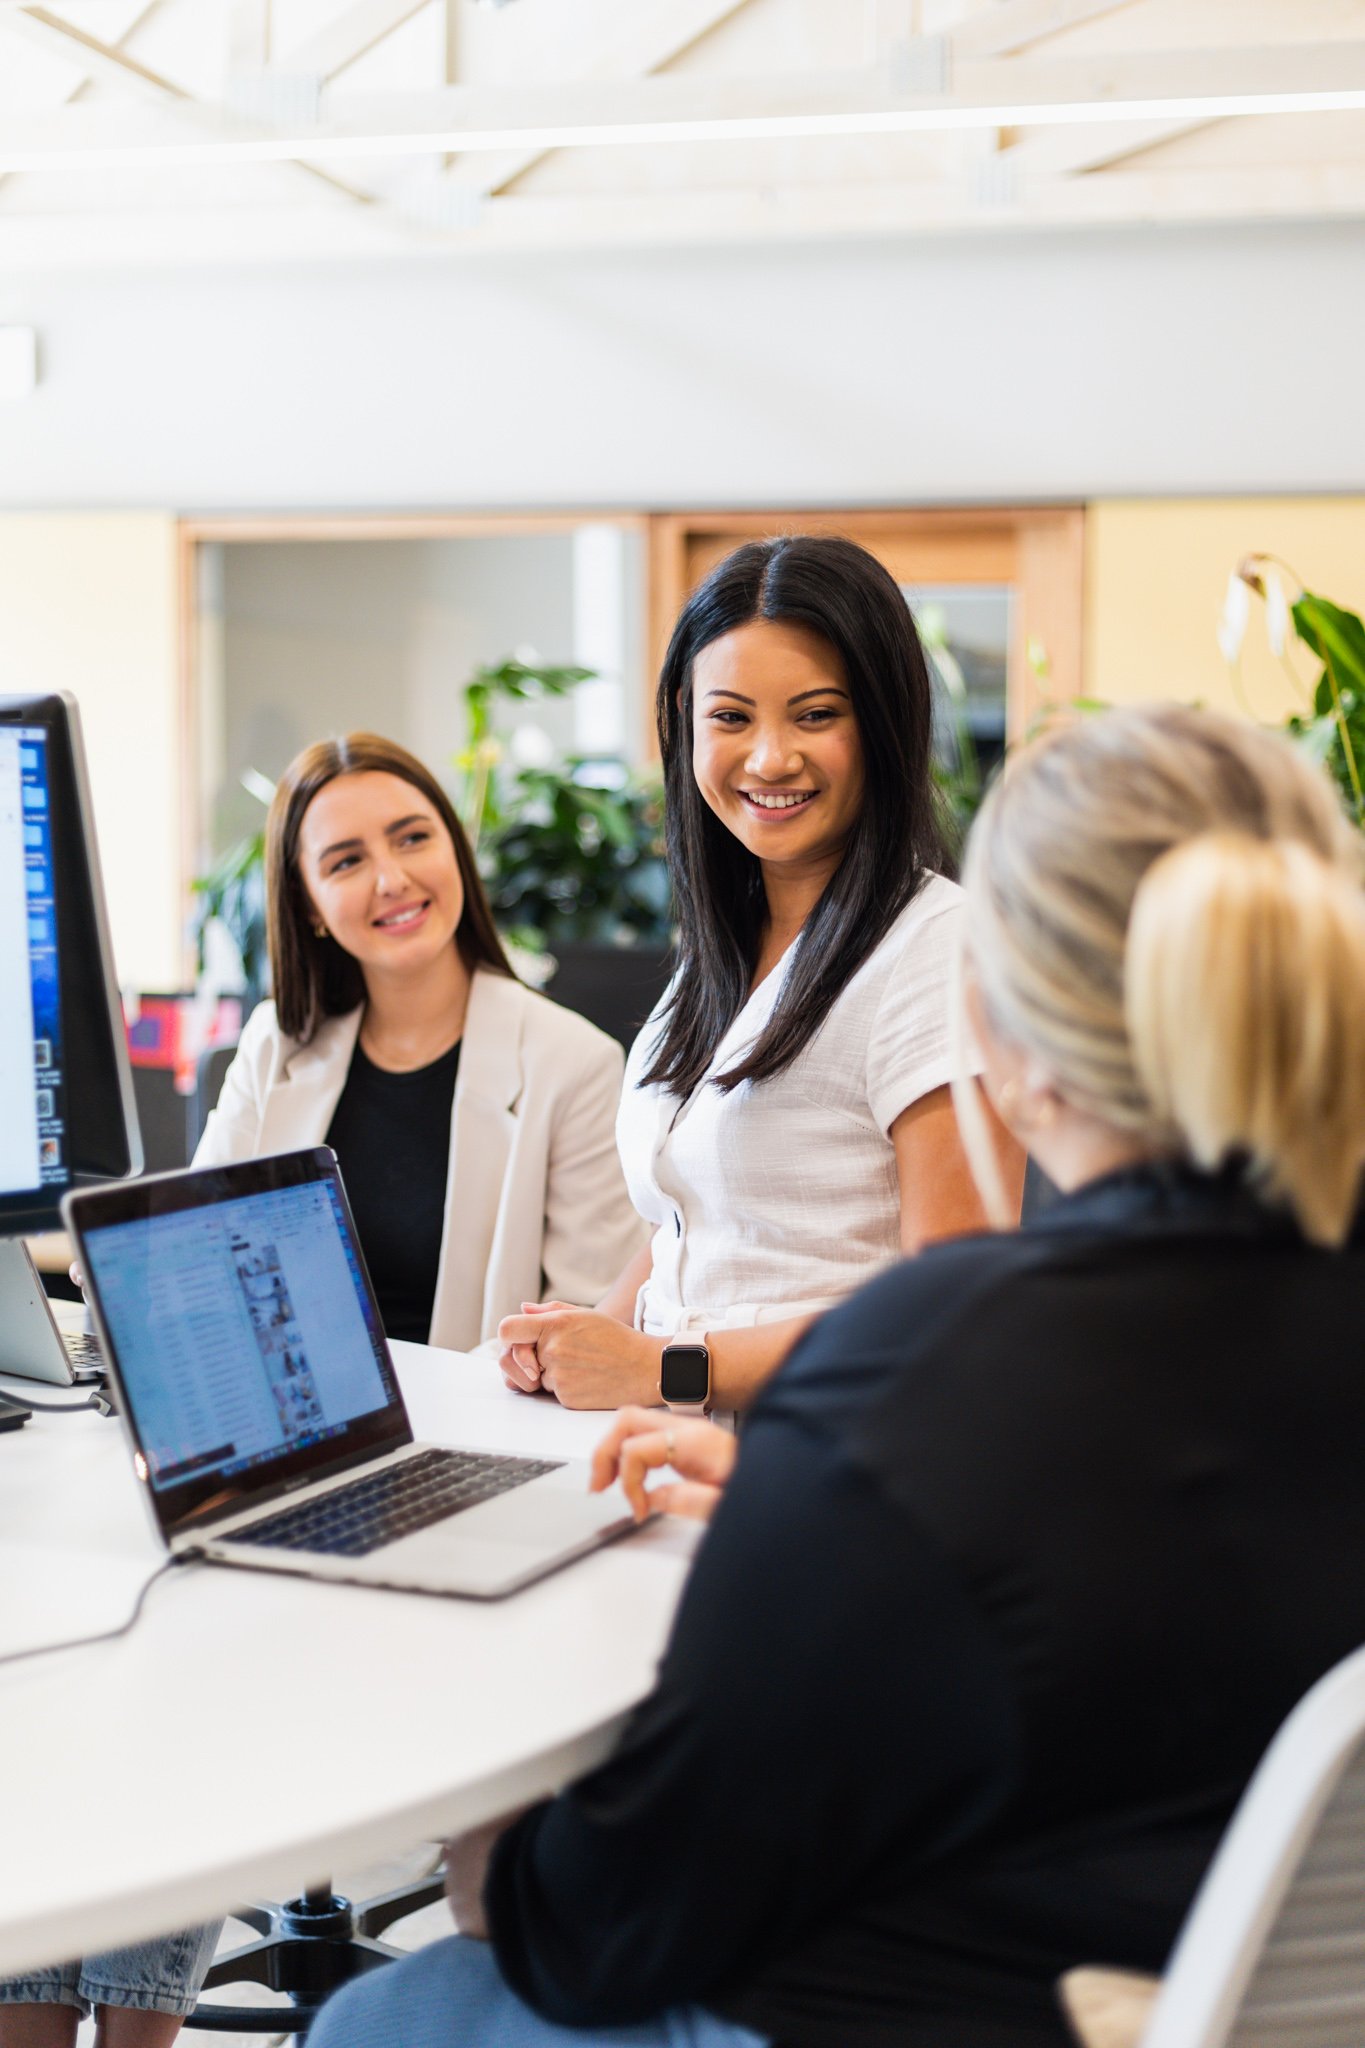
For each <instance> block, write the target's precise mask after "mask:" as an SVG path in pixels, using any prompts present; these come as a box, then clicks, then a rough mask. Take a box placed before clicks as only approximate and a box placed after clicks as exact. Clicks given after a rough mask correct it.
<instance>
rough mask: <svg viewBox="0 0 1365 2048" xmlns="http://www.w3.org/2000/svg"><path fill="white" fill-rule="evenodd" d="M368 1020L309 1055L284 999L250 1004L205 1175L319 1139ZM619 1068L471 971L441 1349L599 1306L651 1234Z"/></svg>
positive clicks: (323, 1034) (587, 1029) (214, 1123)
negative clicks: (562, 1306) (633, 1167)
mask: <svg viewBox="0 0 1365 2048" xmlns="http://www.w3.org/2000/svg"><path fill="white" fill-rule="evenodd" d="M360 1018H361V1011H360V1010H352V1011H350V1012H349V1013H348V1014H347V1015H346V1016H344V1017H333V1018H330V1019H329V1020H328V1022H327V1023H325V1024H324V1025H323V1026H322V1028H321V1029H320V1030H319V1031H318V1032H317V1034H316V1036H315V1037H314V1038H313V1039H312V1040H311V1042H310V1043H309V1044H307V1045H301V1044H300V1043H299V1041H298V1040H297V1039H296V1038H286V1037H285V1035H284V1033H283V1032H282V1031H281V1030H280V1027H279V1024H278V1022H277V1021H276V1017H275V1005H274V1004H273V1003H262V1004H261V1005H260V1007H259V1008H258V1009H256V1010H254V1011H253V1012H252V1014H251V1016H250V1017H249V1018H248V1020H247V1025H246V1029H245V1030H244V1031H243V1033H242V1041H241V1044H240V1045H239V1046H238V1048H237V1056H236V1058H235V1059H234V1060H233V1062H232V1065H231V1066H230V1067H229V1068H228V1071H227V1075H226V1077H225V1078H224V1081H223V1087H222V1093H221V1094H220V1095H219V1098H218V1106H217V1108H216V1109H215V1110H214V1111H213V1114H212V1115H211V1116H210V1118H209V1120H208V1123H207V1125H206V1127H205V1130H204V1135H203V1137H202V1138H201V1139H200V1142H199V1149H198V1150H197V1152H196V1153H195V1155H194V1163H195V1165H196V1166H218V1165H222V1164H224V1163H226V1162H227V1161H230V1160H234V1159H253V1158H257V1157H259V1156H261V1155H263V1154H265V1153H268V1152H292V1151H295V1150H297V1149H299V1148H300V1147H302V1146H305V1145H320V1144H321V1143H322V1142H323V1140H324V1139H325V1138H326V1135H327V1131H328V1128H329V1127H330V1125H331V1121H332V1113H333V1111H334V1110H335V1108H336V1106H337V1103H338V1101H339V1100H340V1097H341V1091H342V1089H343V1088H344V1087H345V1085H346V1075H347V1072H348V1070H349V1068H350V1064H351V1054H352V1053H353V1052H354V1050H355V1043H356V1039H357V1037H358V1036H359V1032H360ZM623 1066H624V1061H623V1058H622V1053H621V1048H620V1047H619V1046H618V1045H617V1044H616V1042H615V1040H614V1039H611V1038H608V1037H607V1036H606V1034H605V1033H604V1032H601V1031H599V1030H598V1029H597V1028H596V1026H595V1025H592V1024H589V1023H587V1022H586V1020H585V1019H584V1018H582V1017H577V1016H575V1015H574V1013H573V1012H572V1011H571V1010H565V1009H562V1008H561V1007H560V1006H559V1004H558V1003H552V1002H549V1001H547V1000H546V998H545V997H544V996H538V995H534V994H533V993H532V991H531V990H530V989H528V988H524V987H523V986H522V984H521V983H520V982H519V981H511V980H509V979H508V977H507V976H506V975H501V974H489V973H485V972H482V971H480V972H478V973H476V974H475V976H474V979H473V983H472V985H471V987H470V992H469V1009H468V1013H467V1015H466V1018H465V1029H464V1040H463V1043H462V1045H461V1048H460V1066H459V1073H458V1075H457V1077H456V1083H455V1102H454V1106H453V1109H452V1111H451V1121H450V1164H449V1169H448V1172H447V1176H446V1209H445V1229H444V1231H443V1233H442V1238H441V1264H440V1271H439V1274H438V1276H437V1281H436V1299H435V1302H434V1304H433V1308H432V1318H431V1340H430V1341H431V1342H432V1343H433V1344H436V1345H440V1346H442V1347H444V1348H446V1349H449V1350H452V1351H470V1350H472V1349H473V1348H474V1346H475V1345H476V1344H479V1343H481V1342H482V1341H484V1340H485V1339H487V1338H489V1337H492V1336H493V1335H494V1334H495V1332H496V1330H497V1326H498V1322H499V1319H500V1318H501V1317H502V1316H505V1315H512V1314H515V1313H516V1311H517V1310H518V1309H520V1307H521V1304H522V1303H523V1302H524V1301H543V1300H562V1301H573V1302H583V1303H585V1304H591V1303H594V1302H596V1301H597V1299H598V1297H599V1296H600V1295H602V1294H603V1293H604V1292H605V1291H606V1289H607V1287H608V1286H609V1285H610V1284H611V1282H612V1281H613V1280H614V1279H615V1278H616V1276H617V1274H618V1273H619V1272H620V1271H621V1269H622V1267H623V1266H625V1265H626V1264H627V1263H628V1262H629V1261H630V1260H631V1259H633V1258H634V1257H635V1255H636V1253H637V1252H638V1251H639V1250H640V1249H641V1247H642V1246H643V1244H644V1243H645V1241H646V1239H647V1237H648V1234H649V1233H648V1229H647V1227H646V1225H645V1224H644V1223H643V1222H642V1221H641V1219H640V1218H639V1217H638V1216H637V1215H636V1213H635V1211H634V1209H633V1208H632V1207H631V1204H630V1197H629V1196H628V1195H627V1193H626V1184H625V1178H624V1176H623V1174H622V1172H621V1163H620V1160H619V1159H618V1157H617V1152H616V1136H615V1119H616V1108H617V1101H618V1098H619V1096H620V1093H621V1075H622V1071H623ZM341 1169H342V1174H343V1176H344V1174H345V1172H346V1161H345V1160H344V1159H343V1160H342V1161H341Z"/></svg>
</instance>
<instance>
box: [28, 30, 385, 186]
mask: <svg viewBox="0 0 1365 2048" xmlns="http://www.w3.org/2000/svg"><path fill="white" fill-rule="evenodd" d="M0 34H5V35H9V34H13V35H18V36H22V37H23V38H24V39H25V40H26V41H28V42H32V43H35V44H37V45H38V46H39V47H41V48H44V49H46V50H48V51H50V52H53V53H55V54H57V55H59V56H62V57H65V58H68V59H73V58H74V60H75V61H76V62H77V63H79V64H80V66H81V69H82V71H83V72H84V73H85V75H86V77H87V78H88V79H98V80H103V81H107V82H109V83H111V84H113V85H114V86H115V87H116V88H118V89H120V90H121V91H123V92H125V93H128V92H131V93H134V94H137V95H140V96H146V97H148V98H150V99H152V100H154V101H156V102H158V103H159V104H161V105H163V106H168V107H173V108H174V109H175V111H176V113H177V115H180V116H183V117H184V118H185V119H186V120H187V121H189V122H191V123H192V124H193V125H194V126H195V127H196V128H197V129H199V130H201V131H202V130H205V129H207V130H209V131H210V132H211V134H212V136H213V137H214V139H215V140H217V141H220V142H221V141H223V140H224V139H228V140H230V139H232V138H233V137H238V138H240V137H243V136H248V135H251V134H253V133H254V132H255V131H254V130H253V129H252V128H250V127H247V126H244V125H243V124H241V123H240V122H237V121H234V120H233V118H232V116H231V115H230V114H229V113H228V112H227V111H226V109H224V108H223V107H220V106H215V105H213V104H211V103H210V102H209V101H207V100H200V99H196V98H195V96H194V94H193V93H191V92H188V91H187V90H186V89H185V87H184V86H183V85H177V84H176V82H175V80H174V79H172V78H167V77H165V76H164V75H163V74H162V73H161V72H159V71H155V70H153V69H152V67H151V65H149V64H144V63H143V62H142V60H141V59H140V58H138V57H135V56H133V55H132V53H131V52H130V51H128V50H126V49H124V48H123V47H122V46H121V45H119V44H117V43H102V42H101V41H100V40H99V38H98V37H97V36H92V35H91V34H90V33H89V31H88V30H86V29H82V28H78V27H77V26H76V25H75V24H74V23H72V22H69V21H66V20H64V19H63V18H62V17H61V16H60V15H55V14H51V13H49V12H48V10H47V9H46V8H44V7H36V6H27V5H25V6H20V7H14V8H9V7H0ZM102 111H103V110H101V109H98V108H94V107H85V106H79V105H76V106H67V107H65V108H62V109H61V110H60V111H59V112H58V113H57V114H56V115H54V116H51V117H50V118H52V119H54V120H58V121H60V120H61V119H62V118H63V117H65V118H66V119H67V120H75V121H82V120H84V119H86V118H87V117H88V116H90V115H96V116H97V117H100V118H102ZM14 125H15V129H16V130H17V129H18V128H19V127H20V126H21V125H23V124H21V123H19V122H16V123H15V124H14ZM8 129H9V123H8V122H6V130H7V131H8ZM297 167H298V169H299V170H301V171H304V172H306V173H307V175H308V176H309V177H311V178H316V179H320V180H321V181H322V183H323V184H325V185H329V186H330V187H331V188H332V190H333V191H336V192H340V193H341V194H342V196H343V197H344V198H346V199H349V200H352V201H354V202H355V203H356V204H358V205H361V206H368V205H369V204H370V203H371V195H370V194H369V193H368V192H366V191H363V190H362V189H361V188H360V187H358V186H355V185H351V184H348V183H346V182H344V181H343V180H342V179H340V178H337V177H334V176H333V175H332V174H331V173H330V172H328V171H321V170H318V169H317V168H316V166H314V165H313V164H309V163H304V162H301V161H300V162H298V165H297ZM2 174H3V165H0V175H2Z"/></svg>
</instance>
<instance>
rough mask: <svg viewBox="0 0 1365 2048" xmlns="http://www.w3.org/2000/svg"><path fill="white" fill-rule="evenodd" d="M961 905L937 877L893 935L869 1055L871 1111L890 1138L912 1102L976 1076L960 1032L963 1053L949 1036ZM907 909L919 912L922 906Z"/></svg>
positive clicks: (976, 1065) (972, 1054)
mask: <svg viewBox="0 0 1365 2048" xmlns="http://www.w3.org/2000/svg"><path fill="white" fill-rule="evenodd" d="M931 891H932V893H933V898H934V899H935V900H932V901H931V900H928V899H929V898H930V892H931ZM963 902H964V899H963V896H962V893H961V891H960V890H959V889H957V888H955V887H954V886H953V884H951V883H949V882H944V881H942V880H940V879H939V878H938V877H934V878H933V880H931V881H930V882H928V883H926V885H925V889H924V900H923V901H922V914H921V915H920V916H917V917H916V916H911V917H909V918H906V919H905V920H903V922H902V925H901V928H900V930H899V931H898V932H897V933H896V942H895V945H894V948H893V950H892V956H891V958H890V960H889V961H888V964H887V973H886V979H885V984H884V986H883V988H882V990H881V995H880V999H879V1001H878V1004H877V1011H876V1015H875V1016H874V1018H873V1021H872V1031H871V1034H870V1036H869V1039H868V1048H867V1100H868V1106H869V1108H870V1109H871V1111H872V1114H873V1116H874V1117H875V1118H876V1121H877V1124H878V1127H879V1128H880V1129H881V1130H882V1131H883V1132H884V1133H886V1134H887V1135H888V1136H889V1135H890V1131H891V1126H892V1124H894V1123H895V1121H896V1118H897V1117H898V1116H899V1115H900V1113H901V1111H902V1110H903V1109H908V1108H909V1106H910V1104H911V1103H912V1102H918V1101H919V1100H920V1098H921V1097H922V1096H925V1095H929V1094H931V1093H932V1091H933V1090H934V1089H935V1088H942V1087H944V1086H946V1084H947V1083H948V1082H950V1081H951V1080H952V1079H953V1077H954V1075H955V1074H956V1073H958V1072H959V1070H961V1071H964V1072H966V1073H968V1074H978V1073H980V1071H981V1058H980V1054H979V1053H978V1052H977V1049H976V1047H975V1046H974V1045H973V1044H972V1042H971V1040H970V1038H969V1037H968V1036H967V1034H966V1030H965V1026H964V1028H963V1033H962V1043H961V1045H960V1046H959V1045H958V1044H957V1043H956V1042H955V1041H956V1034H955V1033H954V1030H953V1016H952V1011H953V997H952V990H953V978H954V976H955V974H956V973H957V954H958V948H959V946H960V944H961V935H962V916H963ZM912 908H913V909H920V908H921V899H920V898H917V899H916V902H915V904H914V905H913V906H912Z"/></svg>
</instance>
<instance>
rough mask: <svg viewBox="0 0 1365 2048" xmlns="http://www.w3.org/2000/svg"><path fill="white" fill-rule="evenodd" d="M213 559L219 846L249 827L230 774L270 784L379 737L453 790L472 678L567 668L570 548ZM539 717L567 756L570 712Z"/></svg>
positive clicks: (279, 552) (231, 554)
mask: <svg viewBox="0 0 1365 2048" xmlns="http://www.w3.org/2000/svg"><path fill="white" fill-rule="evenodd" d="M222 558H223V559H222V621H223V629H222V630H223V657H224V666H223V695H222V704H223V734H224V748H223V756H222V765H223V786H222V787H221V789H218V790H213V791H211V792H210V795H211V797H212V798H213V799H215V809H216V810H217V814H218V815H217V821H216V823H217V837H218V839H219V840H220V841H221V840H223V839H224V838H225V837H230V836H232V834H233V833H234V832H236V831H240V830H243V829H245V828H246V826H247V825H248V824H253V825H254V824H255V823H256V822H258V821H259V818H260V811H259V807H256V808H253V807H252V804H251V800H250V799H249V798H247V797H246V796H245V793H244V792H242V791H241V790H240V788H239V787H238V777H239V776H240V774H241V771H242V770H243V769H244V768H257V769H260V770H261V771H262V772H263V773H264V774H266V775H268V776H269V777H270V778H271V779H272V780H273V779H274V778H275V777H276V776H277V775H278V774H279V773H280V771H281V769H282V768H284V766H285V764H286V763H287V762H288V761H289V760H291V759H292V757H293V756H294V755H295V754H296V753H297V752H298V751H299V749H300V747H302V746H305V745H306V744H307V743H308V742H309V741H310V740H315V739H318V738H320V737H322V735H324V734H326V733H340V732H346V731H350V730H354V729H357V728H368V729H369V730H371V731H379V732H382V733H384V734H385V735H386V736H387V737H389V738H391V739H396V740H398V741H399V742H400V743H401V744H402V745H404V746H407V747H410V748H411V749H412V750H413V752H414V753H416V754H418V755H419V756H420V757H421V758H422V759H423V760H425V761H427V762H428V763H429V764H430V766H431V767H432V768H433V769H434V770H435V772H436V774H437V775H439V776H440V777H441V778H442V779H443V780H444V781H446V782H447V783H452V784H453V781H454V774H453V763H454V756H455V754H456V752H457V750H458V749H459V747H460V746H461V745H462V744H463V740H464V704H463V700H462V699H461V697H460V688H461V685H462V684H464V683H465V682H467V681H468V679H469V675H470V673H471V671H472V670H473V669H474V668H475V667H476V666H477V665H478V664H479V663H481V662H489V661H500V660H502V658H503V656H504V655H507V654H511V653H513V652H514V651H515V650H516V649H517V648H518V647H523V646H531V647H534V648H535V649H536V651H537V652H538V653H539V654H540V655H541V656H542V658H543V659H544V660H546V661H551V662H568V661H572V660H573V658H574V606H573V540H572V536H571V535H569V534H543V535H540V534H533V535H526V536H516V537H508V538H505V539H498V540H451V541H439V540H425V541H324V542H299V543H292V544H287V545H280V544H277V543H274V544H272V543H266V544H262V545H259V546H257V545H253V544H251V543H245V542H235V543H233V544H232V545H231V546H227V547H224V548H223V549H222ZM557 710H558V711H559V717H558V719H556V717H555V713H556V711H557ZM535 716H536V718H537V720H538V721H539V722H542V723H544V724H545V725H547V726H549V727H552V728H553V727H556V726H558V727H561V728H562V731H560V732H558V733H557V735H556V736H557V737H559V738H560V739H561V741H562V742H563V743H565V744H567V743H569V741H570V740H571V736H572V729H571V721H570V719H569V717H568V715H567V707H563V708H561V707H556V706H548V707H545V708H544V709H540V710H537V712H536V713H535Z"/></svg>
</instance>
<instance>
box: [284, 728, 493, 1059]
mask: <svg viewBox="0 0 1365 2048" xmlns="http://www.w3.org/2000/svg"><path fill="white" fill-rule="evenodd" d="M367 774H378V775H398V776H401V778H402V779H403V781H404V782H410V783H411V784H412V786H413V788H414V789H417V790H420V791H421V793H422V795H423V796H424V797H425V798H426V800H427V802H428V803H429V804H430V805H431V807H432V809H433V810H434V811H435V812H436V815H437V816H438V817H439V818H440V820H441V823H442V824H443V825H444V826H445V828H446V830H447V832H449V834H450V837H451V842H452V844H453V845H454V848H455V861H456V865H457V866H458V868H459V870H460V880H461V882H462V883H463V884H464V910H463V912H462V914H461V917H460V924H459V929H458V930H457V932H456V934H455V943H456V945H457V946H458V947H459V949H460V956H461V958H462V959H463V961H464V963H465V965H466V967H468V968H469V969H470V971H471V972H472V971H473V969H474V968H475V967H489V968H491V969H492V970H493V972H494V973H495V974H511V972H512V969H511V967H510V966H509V965H508V961H507V955H506V954H505V953H504V952H503V950H502V941H501V939H500V938H499V937H498V934H497V930H496V928H495V926H494V923H493V913H492V911H491V910H490V909H489V907H488V898H487V896H486V895H485V894H484V887H483V883H482V882H481V881H480V880H479V871H478V869H477V868H476V867H475V865H474V856H473V854H472V853H471V851H470V847H469V841H468V840H467V839H466V838H465V836H464V831H463V828H462V827H461V825H460V821H459V819H458V818H457V817H456V815H455V810H454V806H453V805H452V804H451V801H450V798H449V797H448V796H447V795H446V793H445V791H444V790H443V789H442V787H441V785H440V783H439V782H438V781H437V780H436V778H435V776H434V775H433V774H432V773H431V770H430V769H429V768H424V767H423V766H422V763H421V762H420V761H419V760H418V759H417V758H416V756H415V755H413V754H410V753H408V751H407V749H406V748H404V747H400V746H398V745H397V744H396V742H395V741H393V740H385V739H381V738H380V737H379V735H378V734H377V733H372V732H348V733H346V734H344V735H343V737H342V738H341V739H335V740H318V741H317V743H316V745H314V746H311V747H305V748H304V750H303V752H302V753H301V754H296V755H295V757H294V759H293V760H292V761H291V762H290V763H289V766H288V767H287V768H286V769H285V771H284V773H283V775H282V776H281V777H280V779H279V781H278V783H277V784H276V785H275V795H274V798H273V799H272V801H271V805H270V816H269V817H268V819H267V820H266V827H265V887H266V937H267V942H268V944H269V948H270V973H271V979H272V981H273V984H274V996H275V1014H276V1016H277V1017H278V1018H279V1023H280V1029H281V1031H283V1032H285V1033H287V1035H288V1036H289V1037H290V1038H298V1039H302V1040H303V1041H304V1042H305V1043H307V1041H308V1040H309V1039H310V1038H311V1037H312V1036H313V1034H314V1032H315V1031H316V1030H317V1028H318V1026H319V1025H320V1024H321V1023H322V1022H323V1020H324V1019H325V1018H327V1017H340V1016H343V1015H344V1014H345V1012H346V1011H347V1010H353V1009H355V1007H356V1005H357V1004H358V1003H361V1002H363V1001H364V1000H365V976H364V974H363V972H362V971H361V966H360V962H359V961H358V960H357V959H355V958H354V956H353V955H352V954H350V953H348V952H346V950H345V948H344V947H342V946H339V945H338V944H337V942H336V940H335V939H333V938H331V937H323V938H319V937H318V935H317V933H316V932H315V931H314V929H313V923H314V919H315V917H316V915H317V913H316V912H315V910H314V909H313V907H312V905H311V903H310V902H309V900H308V892H307V890H306V889H305V888H304V885H303V877H302V876H301V875H300V873H299V828H300V826H301V825H302V824H303V814H304V812H305V811H306V810H307V809H308V806H309V804H311V803H312V801H313V798H314V797H315V796H316V795H317V793H318V791H319V790H320V789H325V788H326V786H327V784H328V783H329V782H335V780H336V778H337V777H338V775H367Z"/></svg>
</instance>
